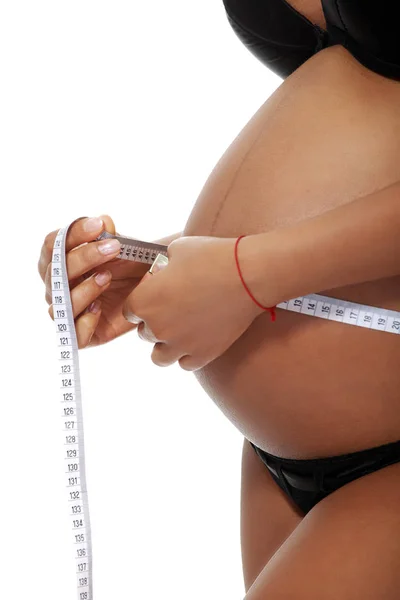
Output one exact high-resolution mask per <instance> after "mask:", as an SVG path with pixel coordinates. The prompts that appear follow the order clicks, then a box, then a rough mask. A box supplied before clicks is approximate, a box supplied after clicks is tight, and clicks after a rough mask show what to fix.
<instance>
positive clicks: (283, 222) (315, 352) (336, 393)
mask: <svg viewBox="0 0 400 600" xmlns="http://www.w3.org/2000/svg"><path fill="white" fill-rule="evenodd" d="M395 4H396V3H394V2H393V3H391V2H379V3H378V2H376V1H375V2H373V1H371V0H347V1H345V0H339V1H337V0H322V3H321V0H290V1H286V0H225V8H226V11H227V16H228V19H229V22H230V24H231V26H232V27H233V29H234V31H235V33H236V34H237V36H238V37H239V38H240V39H241V41H242V42H243V43H244V44H245V45H246V46H247V47H248V48H249V50H250V51H251V52H252V53H253V54H254V55H255V56H256V57H257V58H258V59H259V60H261V61H262V62H263V63H264V64H265V66H266V67H267V68H269V69H271V70H272V71H274V72H275V73H277V74H278V75H280V76H281V77H282V78H283V82H282V84H281V85H280V86H279V88H278V89H277V90H276V91H275V92H274V93H273V94H272V95H271V96H270V97H269V98H268V99H267V100H266V102H265V103H264V104H263V105H262V106H261V107H260V109H259V110H258V111H257V113H256V114H255V115H254V116H253V117H252V119H251V120H250V121H249V123H248V124H247V125H246V126H245V127H244V129H243V130H242V131H241V132H240V134H239V135H238V136H237V137H236V138H235V140H234V141H233V142H232V144H231V145H230V146H229V148H228V149H227V150H226V152H225V153H224V155H223V156H222V158H221V159H220V161H219V162H218V164H217V165H216V166H215V168H214V170H213V171H212V173H211V174H210V176H209V178H208V180H207V181H206V183H205V185H204V187H203V189H202V191H201V193H200V195H199V197H198V199H197V202H196V204H195V206H194V207H193V210H192V212H191V215H190V218H189V220H188V222H187V223H186V226H185V228H184V230H183V231H182V232H180V233H179V234H176V235H172V236H169V237H166V238H163V239H161V240H157V241H158V242H159V243H163V244H169V248H168V257H169V264H168V265H167V266H166V267H165V268H164V269H163V270H162V271H160V272H156V273H155V274H153V275H149V274H146V275H145V273H146V270H147V267H146V266H144V265H141V264H138V263H130V262H128V261H123V260H119V259H118V258H117V256H118V252H119V247H120V246H119V243H118V242H117V241H116V240H114V242H115V243H114V249H113V248H111V249H110V241H109V240H106V241H101V242H100V241H98V240H97V237H98V236H99V235H100V234H101V233H102V232H103V231H104V230H106V231H108V232H110V233H112V234H115V227H114V223H113V221H112V219H111V218H110V217H109V216H106V215H103V216H102V219H94V220H90V221H89V220H88V219H80V220H78V221H76V222H75V223H74V224H73V226H72V227H71V229H70V231H69V234H68V237H67V247H66V250H67V269H68V275H69V281H70V287H71V299H72V304H73V310H74V318H75V323H76V330H77V337H78V342H79V347H80V348H84V347H89V346H94V345H98V344H102V343H106V342H109V341H111V340H112V339H114V338H115V337H117V336H119V335H122V334H124V333H126V332H128V331H131V330H133V329H134V328H137V331H138V334H139V336H140V337H141V338H142V339H143V340H146V341H148V342H150V343H154V344H155V345H154V349H153V353H152V360H153V362H154V363H155V364H157V365H159V366H167V365H170V364H172V363H174V362H176V361H179V364H180V366H181V367H182V368H183V369H186V370H191V371H193V372H194V374H195V376H196V378H197V379H198V381H199V382H200V384H201V385H202V386H203V388H204V390H205V391H206V392H207V394H208V395H209V396H210V398H211V399H212V400H213V401H214V402H216V403H217V405H218V406H219V407H220V409H221V410H222V411H223V412H224V414H225V415H226V416H227V417H228V418H229V419H230V420H231V421H232V423H234V425H235V426H236V427H237V428H238V429H239V430H240V431H241V433H242V434H243V436H244V444H243V458H242V490H241V543H242V558H243V573H244V581H245V589H246V600H267V599H268V600H278V599H279V600H280V599H287V600H289V599H296V600H303V599H304V600H305V599H311V598H315V599H318V600H324V599H333V598H334V599H335V600H339V599H340V600H354V599H355V598H363V599H371V600H372V599H374V600H378V599H379V600H380V599H382V600H383V599H384V600H395V599H396V600H398V597H399V590H400V568H399V566H400V391H399V390H400V388H399V384H400V369H399V362H400V337H398V336H397V335H391V334H390V333H389V332H386V331H377V330H372V329H367V328H363V327H354V326H350V325H347V324H345V323H340V322H333V321H330V320H327V319H320V318H314V317H310V316H306V315H303V314H297V313H294V312H289V311H286V310H281V309H280V308H279V307H278V308H276V309H275V311H274V310H273V307H274V306H276V305H278V304H280V303H281V302H283V301H285V300H290V299H293V298H296V297H298V296H304V295H308V294H311V293H318V294H322V295H324V296H329V297H332V298H337V299H342V300H349V301H352V302H355V303H360V304H367V305H370V306H372V307H378V308H381V309H390V310H392V311H396V312H397V313H399V317H400V162H399V157H400V42H399V37H398V32H397V22H398V21H397V19H396V16H397V15H396V14H395V10H396V9H395V8H394V7H395ZM233 101H234V100H233ZM90 226H91V227H92V228H91V229H90V228H88V227H90ZM57 231H58V230H56V231H53V232H51V233H49V234H48V235H47V236H46V239H45V241H44V244H43V247H42V250H41V256H40V259H39V263H38V269H39V272H40V275H41V277H42V279H43V281H44V282H45V284H46V299H47V302H48V303H49V304H50V303H51V301H52V297H51V289H50V261H51V253H52V249H53V244H54V240H55V237H56V234H57ZM241 236H245V237H244V238H243V239H242V238H241ZM239 242H240V243H239ZM107 244H108V247H109V252H111V253H109V254H104V253H103V251H104V245H107ZM98 274H102V275H103V276H104V275H106V276H107V275H108V281H107V279H106V280H105V281H104V280H103V281H101V280H100V281H99V280H98V277H97V276H98ZM265 308H269V309H271V310H265ZM49 313H50V316H51V317H52V316H53V312H52V306H50V307H49ZM274 314H275V315H276V319H275V320H274V319H273V317H274ZM188 595H189V596H190V593H189V594H188ZM211 596H212V594H211Z"/></svg>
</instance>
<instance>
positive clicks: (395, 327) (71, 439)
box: [51, 217, 400, 600]
mask: <svg viewBox="0 0 400 600" xmlns="http://www.w3.org/2000/svg"><path fill="white" fill-rule="evenodd" d="M82 218H84V217H82ZM77 220H79V219H77ZM75 222H76V221H73V223H75ZM73 223H71V224H70V225H69V226H68V227H65V228H64V229H60V230H59V232H58V234H57V236H56V239H55V242H54V247H53V255H52V265H51V267H52V269H51V288H52V300H53V314H54V323H55V326H56V334H57V364H58V365H59V367H58V382H59V398H60V405H61V409H60V416H61V421H62V427H61V431H62V444H63V448H64V478H65V488H66V493H67V500H68V516H69V521H70V526H71V531H72V548H73V553H74V559H75V576H76V589H77V593H78V600H93V581H92V540H91V528H90V517H89V503H88V492H87V486H86V472H85V449H84V431H83V419H82V399H81V386H80V376H79V359H78V343H77V338H76V331H75V324H74V318H73V311H72V304H71V295H70V291H69V282H68V274H67V267H66V257H65V240H66V236H67V233H68V230H69V228H70V227H71V225H72V224H73ZM105 238H116V239H118V240H119V241H120V243H121V251H120V254H119V255H118V257H117V258H120V259H122V260H131V261H137V262H142V263H148V264H151V268H150V270H151V271H152V270H153V268H155V269H156V268H157V267H158V265H161V264H167V263H168V258H167V254H168V246H164V245H160V244H156V243H153V242H142V241H139V240H136V239H134V238H130V237H127V236H120V235H112V234H110V233H108V232H103V233H102V234H101V235H100V236H99V237H98V238H97V240H101V239H105ZM277 307H278V308H281V309H283V310H289V311H293V312H298V313H300V314H304V315H309V316H311V317H319V318H322V319H327V320H332V321H336V322H340V323H343V324H348V325H356V326H358V327H364V328H368V329H375V330H380V331H382V332H387V333H394V334H400V313H399V312H395V311H391V310H386V309H383V308H375V307H371V306H365V305H360V304H355V303H353V302H348V301H343V300H337V299H335V298H328V297H325V296H321V295H318V294H311V295H308V296H304V297H299V298H294V299H293V300H288V301H285V302H282V303H281V304H278V305H277Z"/></svg>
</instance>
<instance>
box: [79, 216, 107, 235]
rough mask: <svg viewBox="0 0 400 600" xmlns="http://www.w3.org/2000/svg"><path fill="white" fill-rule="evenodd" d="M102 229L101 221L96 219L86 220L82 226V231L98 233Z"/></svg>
mask: <svg viewBox="0 0 400 600" xmlns="http://www.w3.org/2000/svg"><path fill="white" fill-rule="evenodd" d="M102 227H103V220H102V219H99V218H98V217H95V218H93V219H86V221H85V223H84V225H83V229H84V230H85V231H87V232H88V233H89V232H92V231H98V230H99V229H101V228H102Z"/></svg>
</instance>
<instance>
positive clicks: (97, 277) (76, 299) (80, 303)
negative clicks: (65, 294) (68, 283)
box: [46, 271, 112, 319]
mask: <svg viewBox="0 0 400 600" xmlns="http://www.w3.org/2000/svg"><path fill="white" fill-rule="evenodd" d="M106 277H107V278H108V279H106ZM111 279H112V275H111V272H110V271H98V272H97V273H95V274H94V275H92V276H91V277H89V279H85V281H83V282H82V283H80V284H79V285H77V286H76V287H74V288H73V289H72V290H70V294H71V304H72V314H73V317H74V319H76V317H77V316H78V315H80V314H81V313H82V312H83V311H84V310H85V309H86V308H87V307H88V306H90V305H91V303H92V302H93V301H94V300H96V299H97V298H98V297H99V296H100V294H102V293H103V292H105V291H106V290H107V288H108V287H109V285H110V283H111ZM46 302H47V303H48V304H50V306H49V309H48V312H49V315H50V316H51V318H52V319H54V309H53V305H52V304H51V302H52V297H51V295H50V297H49V296H48V295H47V294H46Z"/></svg>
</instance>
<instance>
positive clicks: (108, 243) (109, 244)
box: [99, 240, 121, 254]
mask: <svg viewBox="0 0 400 600" xmlns="http://www.w3.org/2000/svg"><path fill="white" fill-rule="evenodd" d="M119 250H121V244H120V243H119V241H118V240H104V242H100V244H99V251H100V252H101V253H102V254H114V253H115V252H117V251H119Z"/></svg>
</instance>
